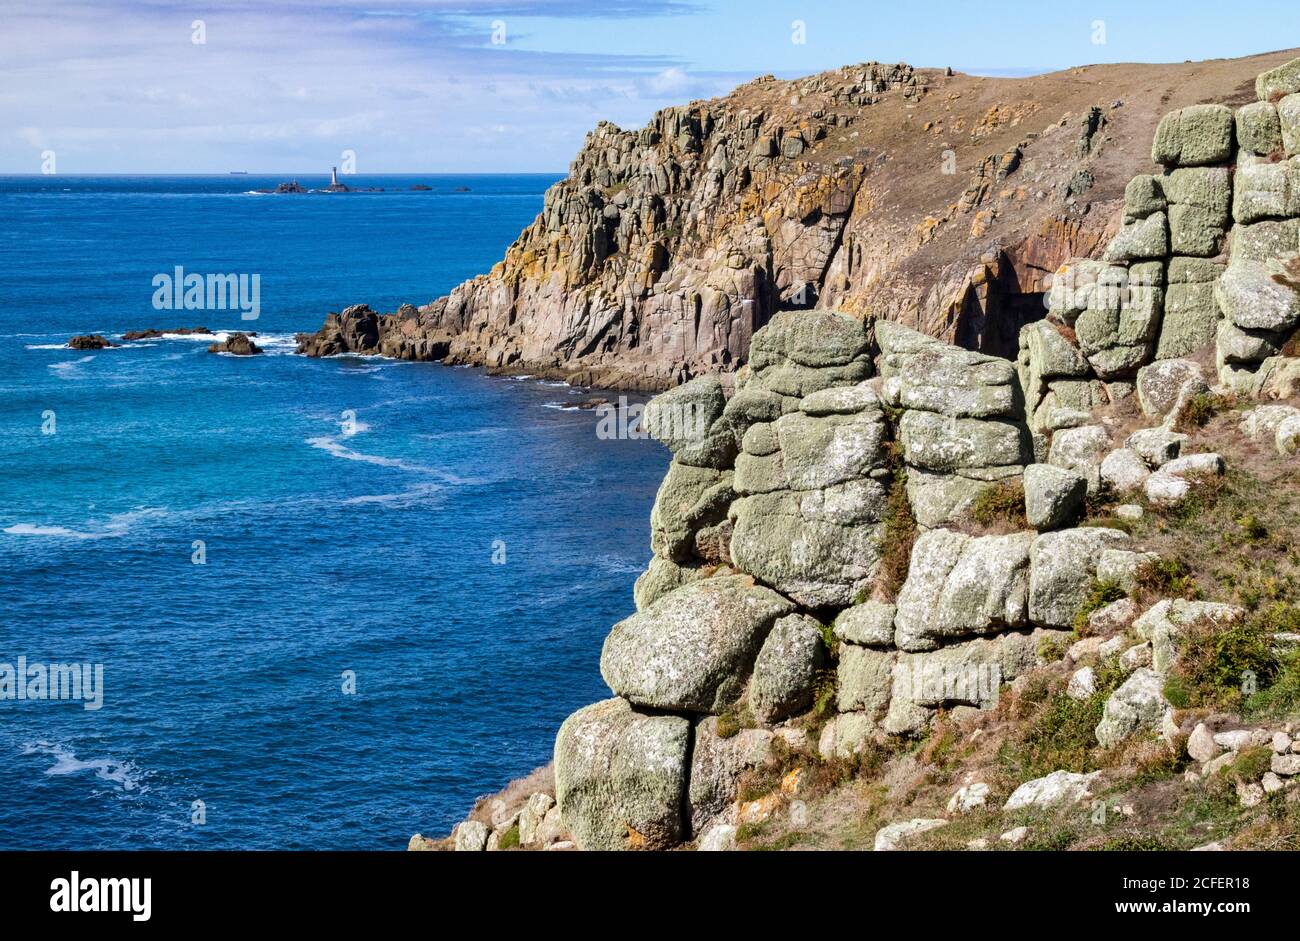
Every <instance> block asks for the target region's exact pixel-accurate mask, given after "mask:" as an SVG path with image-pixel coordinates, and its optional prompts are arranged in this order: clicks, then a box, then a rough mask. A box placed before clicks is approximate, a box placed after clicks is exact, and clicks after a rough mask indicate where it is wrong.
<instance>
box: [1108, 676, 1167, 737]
mask: <svg viewBox="0 0 1300 941" xmlns="http://www.w3.org/2000/svg"><path fill="white" fill-rule="evenodd" d="M1164 686H1165V678H1164V677H1163V676H1161V675H1160V674H1159V673H1157V672H1155V671H1154V670H1148V669H1146V668H1145V667H1144V668H1142V669H1139V670H1136V671H1134V673H1133V675H1132V676H1130V677H1129V678H1128V679H1127V680H1125V681H1124V684H1123V685H1122V686H1120V688H1119V689H1117V690H1115V692H1113V693H1112V694H1111V695H1110V698H1109V699H1107V700H1106V705H1105V707H1104V710H1103V712H1102V716H1101V721H1100V722H1098V723H1097V728H1096V729H1095V730H1094V734H1095V735H1096V736H1097V742H1098V743H1099V744H1100V745H1101V746H1102V747H1103V748H1113V747H1114V746H1116V745H1118V744H1119V743H1120V742H1122V741H1124V740H1125V739H1127V738H1129V737H1131V736H1133V735H1136V734H1137V733H1139V732H1171V731H1176V730H1177V727H1176V726H1174V725H1173V706H1171V705H1170V704H1169V701H1168V700H1166V699H1165V694H1164Z"/></svg>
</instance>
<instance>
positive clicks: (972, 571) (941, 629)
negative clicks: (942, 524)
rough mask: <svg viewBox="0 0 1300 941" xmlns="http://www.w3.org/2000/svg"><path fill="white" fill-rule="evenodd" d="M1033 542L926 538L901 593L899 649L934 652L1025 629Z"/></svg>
mask: <svg viewBox="0 0 1300 941" xmlns="http://www.w3.org/2000/svg"><path fill="white" fill-rule="evenodd" d="M1033 541H1034V534H1033V533H1014V534H1012V535H1009V536H983V537H978V538H977V537H972V536H967V535H965V534H963V533H958V532H953V531H950V530H946V529H935V530H931V531H930V532H927V533H923V534H922V535H921V536H920V538H918V539H917V540H916V544H915V545H914V546H913V547H912V560H911V565H910V567H909V569H908V574H907V581H906V582H904V584H903V588H902V591H901V592H899V596H898V610H897V613H896V615H895V617H894V628H895V637H894V642H895V644H896V645H897V646H898V647H899V648H900V649H902V650H909V651H920V650H934V649H935V648H937V647H939V646H940V645H941V644H942V643H944V642H947V641H951V640H953V639H957V638H964V637H971V636H977V635H981V634H995V633H999V632H1001V631H1006V630H1012V629H1015V628H1020V627H1023V626H1024V625H1025V623H1026V621H1025V618H1026V600H1027V595H1028V587H1029V550H1030V546H1031V545H1032V544H1033Z"/></svg>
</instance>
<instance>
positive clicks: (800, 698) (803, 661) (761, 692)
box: [749, 614, 826, 725]
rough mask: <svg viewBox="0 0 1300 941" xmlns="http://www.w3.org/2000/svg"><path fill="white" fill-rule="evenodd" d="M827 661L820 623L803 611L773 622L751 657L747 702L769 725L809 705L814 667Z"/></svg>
mask: <svg viewBox="0 0 1300 941" xmlns="http://www.w3.org/2000/svg"><path fill="white" fill-rule="evenodd" d="M825 662H826V647H825V645H824V644H823V643H822V626H821V625H820V624H818V623H817V622H816V621H815V620H813V619H812V618H810V617H808V616H807V615H806V614H791V615H788V616H787V617H783V618H781V619H780V620H779V621H777V622H776V624H775V625H773V627H772V630H771V633H769V634H768V635H767V640H765V641H763V646H762V648H761V649H760V650H759V652H758V657H757V659H755V661H754V673H753V676H752V678H751V679H750V681H749V706H750V709H751V710H752V711H753V713H754V716H755V717H756V718H757V719H758V720H759V721H760V722H763V723H766V724H768V725H770V724H772V723H775V722H780V721H781V720H782V719H788V718H789V717H790V716H793V715H797V714H798V713H800V712H803V711H804V710H805V709H807V708H808V707H809V706H811V705H812V700H813V691H814V687H815V686H816V682H817V671H818V670H820V669H821V668H822V666H823V665H824V664H825Z"/></svg>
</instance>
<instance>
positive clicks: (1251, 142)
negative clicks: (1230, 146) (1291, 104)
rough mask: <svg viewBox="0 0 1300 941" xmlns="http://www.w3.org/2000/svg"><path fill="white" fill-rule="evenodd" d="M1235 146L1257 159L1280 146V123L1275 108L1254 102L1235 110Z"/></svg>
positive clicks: (1262, 102) (1267, 103)
mask: <svg viewBox="0 0 1300 941" xmlns="http://www.w3.org/2000/svg"><path fill="white" fill-rule="evenodd" d="M1237 144H1238V146H1240V147H1241V149H1242V150H1244V151H1246V152H1247V153H1249V154H1254V155H1255V156H1257V157H1267V156H1268V155H1269V154H1271V153H1273V152H1274V151H1275V150H1277V149H1278V148H1280V147H1281V146H1282V123H1281V121H1279V120H1278V115H1277V106H1276V105H1274V104H1273V103H1272V102H1269V101H1256V102H1253V103H1251V104H1248V105H1246V106H1245V107H1244V108H1238V109H1237Z"/></svg>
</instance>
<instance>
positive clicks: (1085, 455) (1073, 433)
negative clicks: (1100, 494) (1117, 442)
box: [1047, 425, 1110, 493]
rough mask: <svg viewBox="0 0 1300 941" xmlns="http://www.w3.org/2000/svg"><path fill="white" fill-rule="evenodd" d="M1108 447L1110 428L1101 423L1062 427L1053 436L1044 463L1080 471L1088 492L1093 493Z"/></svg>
mask: <svg viewBox="0 0 1300 941" xmlns="http://www.w3.org/2000/svg"><path fill="white" fill-rule="evenodd" d="M1109 450H1110V432H1109V431H1107V430H1106V429H1105V428H1104V427H1103V426H1101V425H1082V426H1080V427H1078V428H1062V429H1061V430H1060V431H1058V432H1056V434H1055V435H1053V436H1052V447H1051V450H1050V451H1049V452H1048V456H1047V463H1049V464H1051V465H1053V466H1054V467H1060V468H1063V469H1065V470H1074V471H1078V472H1079V473H1081V474H1083V475H1084V477H1085V478H1086V480H1087V481H1088V490H1089V492H1093V493H1095V492H1096V491H1097V489H1098V487H1099V486H1100V482H1101V462H1102V459H1103V458H1104V457H1105V456H1106V452H1107V451H1109Z"/></svg>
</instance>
